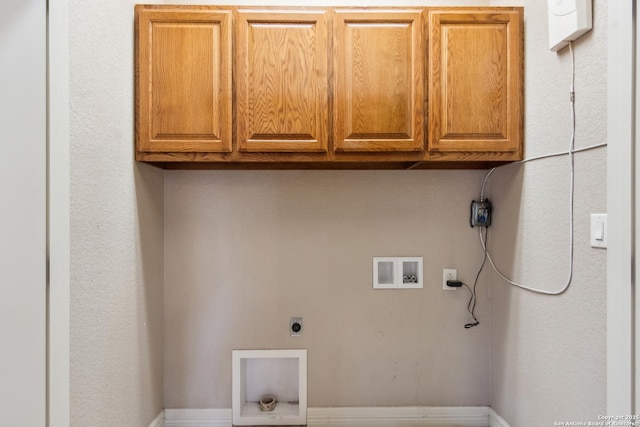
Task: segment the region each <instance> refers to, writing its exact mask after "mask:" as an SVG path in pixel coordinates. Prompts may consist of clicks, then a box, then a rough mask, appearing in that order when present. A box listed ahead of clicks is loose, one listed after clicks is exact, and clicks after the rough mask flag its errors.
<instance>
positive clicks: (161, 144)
mask: <svg viewBox="0 0 640 427" xmlns="http://www.w3.org/2000/svg"><path fill="white" fill-rule="evenodd" d="M231 18H232V16H231V11H228V10H174V9H143V8H141V7H138V8H137V9H136V46H137V55H136V140H137V154H138V155H137V158H138V159H139V160H144V158H143V157H142V156H141V153H172V152H190V153H198V152H231V133H232V87H231V83H232V74H231V73H232V67H231V61H232V52H231V48H232V43H231V30H232V26H231Z"/></svg>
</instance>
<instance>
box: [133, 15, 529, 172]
mask: <svg viewBox="0 0 640 427" xmlns="http://www.w3.org/2000/svg"><path fill="white" fill-rule="evenodd" d="M522 22H523V9H522V8H398V7H389V8H357V9H356V8H269V7H265V8H247V7H225V6H158V5H137V6H136V159H137V160H140V161H146V162H150V163H154V164H156V165H158V166H161V167H165V168H213V169H220V168H224V169H230V168H231V169H245V168H264V169H271V168H273V169H275V168H295V169H303V168H315V169H332V168H350V169H398V168H418V169H421V168H486V167H489V166H492V165H495V164H500V163H504V162H508V161H514V160H519V159H521V156H522V115H523V107H522V99H523V88H522V85H523V68H522V63H523V39H522V37H523V24H522Z"/></svg>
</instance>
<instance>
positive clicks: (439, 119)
mask: <svg viewBox="0 0 640 427" xmlns="http://www.w3.org/2000/svg"><path fill="white" fill-rule="evenodd" d="M522 19H523V18H522V9H519V8H510V9H508V10H506V9H497V10H488V9H487V10H480V11H469V10H462V11H454V10H437V11H430V12H429V33H430V51H429V125H428V128H429V151H430V152H469V153H473V152H476V153H477V152H480V153H491V152H494V153H501V154H499V155H501V156H503V157H502V158H503V159H504V160H518V159H520V156H521V155H522V154H521V153H522V114H523V107H522V102H523V93H522V91H523V82H522V79H523V53H522V52H523V23H522Z"/></svg>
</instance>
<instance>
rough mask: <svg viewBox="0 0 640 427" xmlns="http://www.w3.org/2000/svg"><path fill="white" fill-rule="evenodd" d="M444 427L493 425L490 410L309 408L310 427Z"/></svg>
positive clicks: (461, 407)
mask: <svg viewBox="0 0 640 427" xmlns="http://www.w3.org/2000/svg"><path fill="white" fill-rule="evenodd" d="M318 424H322V425H338V426H346V425H351V424H353V425H355V424H358V425H375V424H407V425H418V424H419V425H425V426H428V425H442V424H455V425H456V426H460V427H485V426H488V425H489V408H488V407H486V406H456V407H435V406H407V407H372V408H367V407H364V408H309V409H307V425H318Z"/></svg>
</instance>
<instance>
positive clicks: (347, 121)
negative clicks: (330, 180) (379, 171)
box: [333, 9, 426, 152]
mask: <svg viewBox="0 0 640 427" xmlns="http://www.w3.org/2000/svg"><path fill="white" fill-rule="evenodd" d="M423 28H424V24H423V18H422V10H419V9H418V10H392V11H389V10H337V11H336V12H335V20H334V40H333V50H334V52H333V54H334V60H333V64H334V69H335V72H334V85H333V87H334V91H335V92H334V102H335V104H334V123H333V124H334V134H333V135H334V138H333V143H334V146H335V149H336V151H363V152H369V151H373V152H388V151H421V150H423V149H424V137H423V131H424V110H423V103H424V68H425V67H424V64H425V62H426V55H425V48H424V44H425V40H424V34H423Z"/></svg>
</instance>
